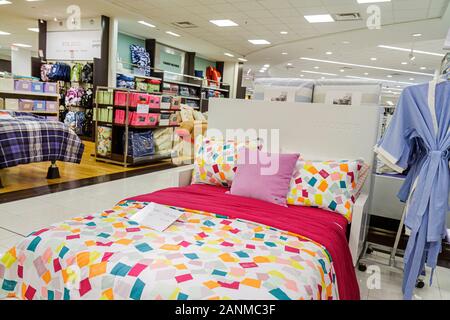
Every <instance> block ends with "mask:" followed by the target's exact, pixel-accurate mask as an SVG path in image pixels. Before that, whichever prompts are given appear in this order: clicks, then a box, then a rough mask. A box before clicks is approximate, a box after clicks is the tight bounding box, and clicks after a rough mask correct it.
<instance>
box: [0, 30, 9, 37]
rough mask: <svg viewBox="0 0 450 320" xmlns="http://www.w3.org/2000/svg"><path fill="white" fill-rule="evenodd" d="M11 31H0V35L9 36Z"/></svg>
mask: <svg viewBox="0 0 450 320" xmlns="http://www.w3.org/2000/svg"><path fill="white" fill-rule="evenodd" d="M10 34H11V33H9V32H5V31H0V36H9V35H10Z"/></svg>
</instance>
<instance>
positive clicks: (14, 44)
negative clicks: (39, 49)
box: [12, 43, 32, 48]
mask: <svg viewBox="0 0 450 320" xmlns="http://www.w3.org/2000/svg"><path fill="white" fill-rule="evenodd" d="M12 45H13V46H15V47H21V48H31V47H32V46H30V45H29V44H23V43H13V44H12Z"/></svg>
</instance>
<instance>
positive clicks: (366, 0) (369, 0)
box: [357, 0, 391, 4]
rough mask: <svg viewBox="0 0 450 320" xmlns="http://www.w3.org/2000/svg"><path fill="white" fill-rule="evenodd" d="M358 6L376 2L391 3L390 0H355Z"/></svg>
mask: <svg viewBox="0 0 450 320" xmlns="http://www.w3.org/2000/svg"><path fill="white" fill-rule="evenodd" d="M357 1H358V3H360V4H365V3H378V2H391V0H357Z"/></svg>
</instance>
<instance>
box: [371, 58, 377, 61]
mask: <svg viewBox="0 0 450 320" xmlns="http://www.w3.org/2000/svg"><path fill="white" fill-rule="evenodd" d="M370 60H372V61H377V60H378V59H377V58H370Z"/></svg>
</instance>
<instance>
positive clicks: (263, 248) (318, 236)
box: [0, 185, 359, 300]
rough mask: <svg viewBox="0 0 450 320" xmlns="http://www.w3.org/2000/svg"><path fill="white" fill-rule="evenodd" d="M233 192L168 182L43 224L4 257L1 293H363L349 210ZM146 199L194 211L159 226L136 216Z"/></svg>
mask: <svg viewBox="0 0 450 320" xmlns="http://www.w3.org/2000/svg"><path fill="white" fill-rule="evenodd" d="M226 191H227V189H225V188H220V187H213V186H205V185H192V186H189V187H184V188H173V189H167V190H162V191H159V192H156V193H152V194H148V195H143V196H138V197H133V198H131V199H128V200H125V201H122V202H120V203H119V204H118V205H117V206H116V207H114V208H113V209H111V210H107V211H104V212H103V213H100V214H96V215H92V216H86V217H82V218H75V219H72V220H70V221H66V222H64V223H61V224H57V225H53V226H51V227H49V228H46V229H43V230H40V231H37V232H35V233H33V234H31V235H30V236H29V237H27V238H26V239H25V240H23V241H22V242H20V243H19V244H18V245H16V246H15V247H14V248H12V249H10V250H9V251H8V252H7V253H6V254H5V255H4V256H3V257H2V258H1V259H0V297H1V296H3V297H4V296H10V297H18V298H22V299H50V300H51V299H55V300H59V299H135V300H139V299H227V298H230V299H359V288H358V283H357V281H356V276H355V272H354V268H353V265H352V259H351V255H350V251H349V248H348V244H347V240H346V227H347V221H346V219H345V218H343V217H342V216H340V215H338V214H334V213H330V212H327V211H323V210H320V209H314V208H306V207H281V206H278V205H274V204H270V203H267V202H263V201H260V200H253V199H248V198H242V197H238V196H233V195H229V194H227V193H226ZM147 202H157V203H161V204H165V205H169V206H173V207H176V208H185V209H180V210H183V211H184V212H185V214H184V215H183V216H182V217H181V218H180V219H179V220H178V221H177V222H176V223H175V224H174V225H172V226H171V227H170V228H169V229H168V230H166V231H165V232H163V233H161V232H156V231H153V230H152V229H150V228H148V227H145V226H142V225H139V224H137V223H135V222H133V221H132V220H130V219H132V216H133V214H135V213H136V212H137V211H138V210H139V209H140V208H142V207H143V206H144V205H145V204H146V203H147Z"/></svg>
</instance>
